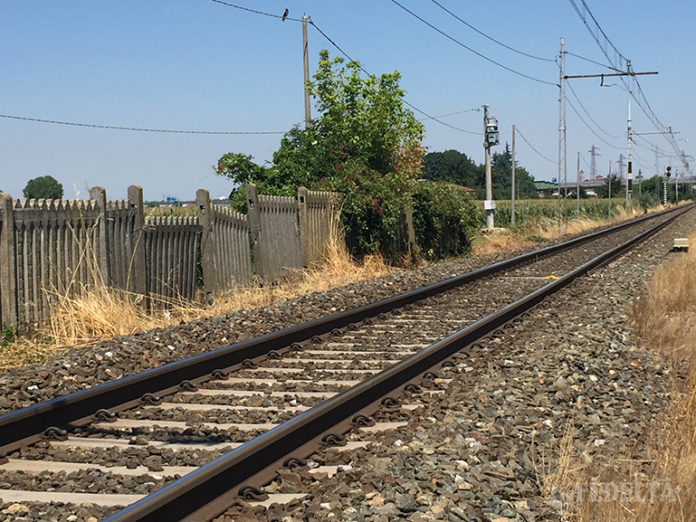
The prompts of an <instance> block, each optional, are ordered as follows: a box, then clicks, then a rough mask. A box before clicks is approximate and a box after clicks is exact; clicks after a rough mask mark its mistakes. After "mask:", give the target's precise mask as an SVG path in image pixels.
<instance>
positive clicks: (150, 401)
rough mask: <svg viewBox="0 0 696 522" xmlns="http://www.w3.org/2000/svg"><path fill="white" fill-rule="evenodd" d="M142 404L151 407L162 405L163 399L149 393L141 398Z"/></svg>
mask: <svg viewBox="0 0 696 522" xmlns="http://www.w3.org/2000/svg"><path fill="white" fill-rule="evenodd" d="M140 402H141V403H143V404H147V405H149V406H157V405H158V404H161V403H162V398H161V397H158V396H157V395H155V394H153V393H149V392H148V393H146V394H144V395H143V396H142V397H140Z"/></svg>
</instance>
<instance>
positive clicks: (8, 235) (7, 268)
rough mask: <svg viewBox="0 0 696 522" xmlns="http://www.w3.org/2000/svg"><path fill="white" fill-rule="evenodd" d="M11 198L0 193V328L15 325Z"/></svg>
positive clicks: (12, 212)
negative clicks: (0, 219)
mask: <svg viewBox="0 0 696 522" xmlns="http://www.w3.org/2000/svg"><path fill="white" fill-rule="evenodd" d="M12 207H13V200H12V196H10V195H9V194H7V193H5V192H0V213H2V226H1V228H0V312H1V314H2V315H0V326H2V327H5V326H11V325H16V324H17V322H18V317H17V286H16V285H17V279H16V274H15V262H16V260H15V237H14V236H15V224H14V209H13V208H12Z"/></svg>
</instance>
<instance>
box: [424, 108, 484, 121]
mask: <svg viewBox="0 0 696 522" xmlns="http://www.w3.org/2000/svg"><path fill="white" fill-rule="evenodd" d="M466 112H481V109H480V108H478V107H476V108H474V109H465V110H463V111H456V112H448V113H447V114H438V115H437V116H435V117H436V118H446V117H447V116H455V115H457V114H464V113H466ZM427 119H429V118H423V120H427Z"/></svg>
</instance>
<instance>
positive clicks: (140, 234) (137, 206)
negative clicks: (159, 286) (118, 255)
mask: <svg viewBox="0 0 696 522" xmlns="http://www.w3.org/2000/svg"><path fill="white" fill-rule="evenodd" d="M128 206H129V207H130V209H131V210H132V211H133V213H134V218H133V232H132V234H133V235H132V237H130V238H129V239H130V244H131V248H132V253H131V256H132V258H131V259H130V262H129V270H128V272H127V274H126V277H127V285H126V289H127V290H129V291H131V292H133V293H135V294H140V295H143V296H144V295H145V294H146V293H147V287H146V282H145V209H144V206H143V189H142V187H141V186H140V185H131V186H130V187H128Z"/></svg>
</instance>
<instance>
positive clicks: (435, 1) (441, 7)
mask: <svg viewBox="0 0 696 522" xmlns="http://www.w3.org/2000/svg"><path fill="white" fill-rule="evenodd" d="M431 1H432V3H434V4H435V5H436V6H438V7H439V8H440V9H442V10H443V11H445V12H446V13H448V14H449V15H451V16H453V17H454V18H456V19H457V20H459V21H460V22H461V23H463V24H464V25H466V26H467V27H468V28H469V29H472V30H473V31H476V32H477V33H478V34H480V35H481V36H483V37H485V38H488V39H489V40H490V41H491V42H495V43H497V44H498V45H500V46H502V47H505V48H506V49H509V50H510V51H512V52H514V53H517V54H521V55H522V56H527V57H528V58H534V59H535V60H541V61H543V62H553V58H544V57H543V56H535V55H533V54H529V53H525V52H524V51H520V50H519V49H515V48H514V47H510V46H509V45H507V44H504V43H503V42H501V41H500V40H496V39H495V38H493V37H492V36H489V35H487V34H486V33H484V32H483V31H480V30H479V29H477V28H476V27H474V26H473V25H471V24H470V23H469V22H467V21H466V20H463V19H462V18H460V17H459V16H457V15H456V14H455V13H453V12H452V11H450V10H449V9H447V8H446V7H445V6H444V5H442V4H441V3H440V2H438V1H437V0H431Z"/></svg>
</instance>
